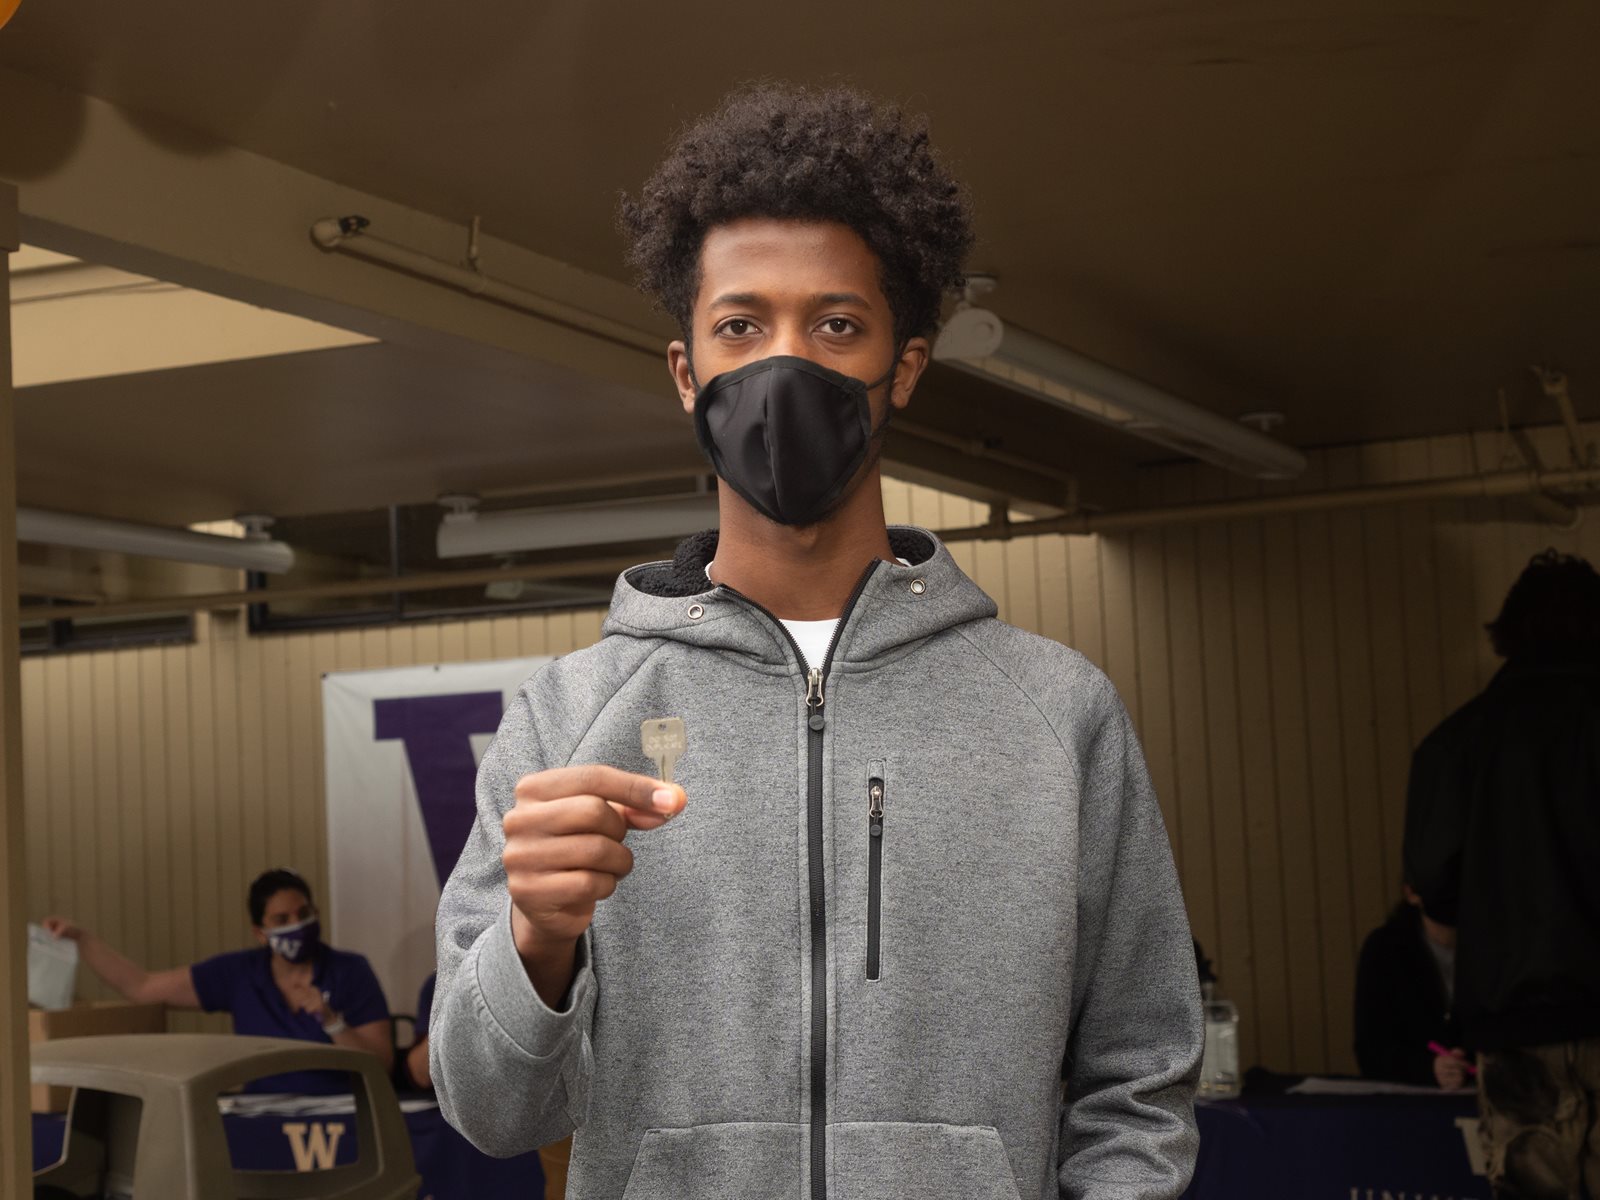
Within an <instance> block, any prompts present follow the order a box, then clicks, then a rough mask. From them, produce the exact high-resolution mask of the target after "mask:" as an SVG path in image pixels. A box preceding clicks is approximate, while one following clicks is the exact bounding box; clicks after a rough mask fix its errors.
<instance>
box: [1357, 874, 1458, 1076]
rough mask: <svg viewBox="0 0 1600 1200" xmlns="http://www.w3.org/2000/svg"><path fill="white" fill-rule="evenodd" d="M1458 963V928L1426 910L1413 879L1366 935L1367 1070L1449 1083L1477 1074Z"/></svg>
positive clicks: (1363, 1017)
mask: <svg viewBox="0 0 1600 1200" xmlns="http://www.w3.org/2000/svg"><path fill="white" fill-rule="evenodd" d="M1455 968H1456V931H1455V930H1454V929H1453V928H1451V927H1450V926H1448V925H1441V924H1440V923H1439V922H1438V921H1435V920H1434V919H1433V918H1432V917H1430V916H1428V915H1427V914H1426V913H1424V912H1423V911H1422V898H1421V897H1420V896H1418V895H1417V893H1416V892H1415V891H1414V890H1413V889H1412V888H1411V886H1410V885H1409V884H1407V885H1406V887H1405V900H1404V901H1403V902H1402V903H1400V904H1397V905H1395V907H1394V911H1393V912H1391V913H1390V914H1389V919H1388V920H1387V921H1385V922H1384V923H1383V924H1382V925H1380V926H1378V928H1376V929H1374V930H1373V931H1372V932H1371V933H1369V934H1368V935H1367V940H1366V941H1365V942H1363V943H1362V945H1361V961H1360V963H1359V964H1358V965H1357V967H1356V1061H1357V1062H1358V1063H1360V1064H1361V1073H1362V1074H1363V1075H1364V1076H1366V1077H1367V1078H1368V1079H1381V1080H1384V1081H1386V1082H1389V1083H1410V1084H1415V1085H1416V1086H1418V1087H1432V1086H1433V1085H1434V1084H1438V1085H1439V1086H1440V1087H1442V1088H1444V1089H1445V1090H1446V1091H1451V1090H1454V1089H1455V1088H1459V1087H1464V1086H1465V1085H1466V1084H1467V1083H1468V1082H1470V1075H1469V1073H1468V1070H1467V1061H1466V1060H1467V1055H1466V1052H1465V1051H1464V1050H1462V1049H1461V1041H1462V1039H1461V1028H1460V1022H1458V1021H1457V1020H1456V1016H1455V1011H1454V1007H1455ZM1435 1045H1437V1046H1443V1047H1444V1048H1445V1049H1446V1050H1447V1051H1448V1053H1445V1054H1439V1053H1436V1052H1435V1051H1434V1050H1432V1049H1430V1046H1435Z"/></svg>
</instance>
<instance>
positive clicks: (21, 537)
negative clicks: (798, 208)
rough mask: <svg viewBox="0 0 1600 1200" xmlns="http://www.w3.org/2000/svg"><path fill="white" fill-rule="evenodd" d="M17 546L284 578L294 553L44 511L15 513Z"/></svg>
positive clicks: (259, 542)
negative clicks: (58, 548)
mask: <svg viewBox="0 0 1600 1200" xmlns="http://www.w3.org/2000/svg"><path fill="white" fill-rule="evenodd" d="M17 540H18V541H19V542H36V543H40V544H43V545H46V546H73V547H76V548H77V549H79V550H101V551H108V552H112V553H116V554H137V555H141V556H143V557H146V558H165V559H171V560H173V561H176V562H189V563H203V564H205V565H207V566H214V567H230V568H233V569H236V570H241V571H271V572H273V573H275V574H282V573H283V572H285V571H289V570H291V569H293V567H294V550H293V549H291V548H290V547H289V545H288V544H287V543H285V542H277V541H271V540H268V539H266V538H259V539H258V538H233V537H220V536H218V535H217V534H214V533H196V532H194V530H192V529H172V528H169V527H167V526H164V525H140V524H136V523H135V522H133V521H115V520H112V519H110V518H108V517H85V516H79V515H78V514H76V513H61V512H50V511H48V510H46V509H42V508H19V509H17Z"/></svg>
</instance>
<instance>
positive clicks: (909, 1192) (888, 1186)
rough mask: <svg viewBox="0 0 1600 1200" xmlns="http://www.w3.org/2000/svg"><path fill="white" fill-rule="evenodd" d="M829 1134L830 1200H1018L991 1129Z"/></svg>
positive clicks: (886, 1126)
mask: <svg viewBox="0 0 1600 1200" xmlns="http://www.w3.org/2000/svg"><path fill="white" fill-rule="evenodd" d="M828 1129H829V1132H830V1133H831V1134H832V1135H833V1172H832V1179H831V1181H830V1187H829V1188H828V1196H829V1200H927V1198H928V1197H930V1196H959V1197H961V1200H1021V1196H1020V1193H1019V1192H1018V1191H1017V1180H1016V1176H1015V1175H1013V1174H1012V1172H1011V1160H1010V1158H1008V1157H1007V1155H1006V1148H1005V1145H1004V1143H1002V1142H1001V1140H1000V1134H999V1131H997V1130H996V1129H995V1128H994V1127H993V1126H990V1125H923V1124H911V1123H907V1122H898V1121H859V1122H847V1123H843V1124H838V1125H830V1126H829V1127H828Z"/></svg>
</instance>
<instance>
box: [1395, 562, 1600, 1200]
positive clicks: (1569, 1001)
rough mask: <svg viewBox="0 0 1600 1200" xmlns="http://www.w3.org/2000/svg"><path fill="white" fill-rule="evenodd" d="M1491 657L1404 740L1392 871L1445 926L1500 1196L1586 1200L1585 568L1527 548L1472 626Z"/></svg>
mask: <svg viewBox="0 0 1600 1200" xmlns="http://www.w3.org/2000/svg"><path fill="white" fill-rule="evenodd" d="M1488 629H1489V634H1490V637H1491V638H1492V640H1493V643H1494V647H1495V650H1496V652H1497V653H1499V654H1500V655H1502V656H1503V657H1504V658H1505V659H1506V664H1505V666H1504V667H1502V668H1501V669H1500V671H1499V673H1497V674H1496V675H1495V677H1494V679H1493V680H1492V681H1491V682H1490V684H1489V686H1488V688H1486V689H1485V690H1484V692H1483V694H1482V695H1480V696H1478V697H1477V698H1475V699H1474V700H1472V701H1471V702H1469V703H1468V704H1467V705H1465V706H1464V707H1463V708H1462V709H1460V711H1458V712H1456V713H1455V714H1453V715H1452V716H1450V717H1449V718H1448V719H1447V720H1446V721H1445V722H1444V723H1443V724H1441V725H1440V726H1439V727H1438V728H1437V729H1435V730H1434V731H1433V732H1432V733H1431V734H1429V735H1428V737H1427V738H1426V739H1425V740H1424V741H1423V743H1422V745H1421V746H1419V747H1418V748H1417V751H1416V754H1415V756H1414V757H1413V760H1412V766H1411V785H1410V791H1409V794H1408V796H1407V801H1406V838H1405V863H1406V872H1407V877H1408V878H1409V879H1410V880H1411V881H1412V883H1413V885H1414V886H1415V887H1416V889H1417V891H1418V893H1419V894H1420V895H1421V897H1422V904H1423V907H1424V908H1425V909H1426V911H1427V912H1429V913H1430V914H1432V915H1433V916H1434V917H1436V918H1437V919H1438V920H1440V921H1444V922H1447V923H1451V924H1455V925H1456V926H1457V927H1458V936H1459V941H1460V951H1459V956H1458V958H1457V961H1456V1012H1457V1013H1458V1015H1459V1016H1460V1019H1461V1024H1462V1031H1463V1034H1464V1036H1465V1037H1466V1038H1467V1040H1468V1041H1469V1042H1471V1043H1472V1044H1473V1045H1475V1046H1476V1047H1478V1049H1479V1051H1480V1057H1479V1075H1478V1084H1479V1097H1480V1103H1481V1106H1482V1109H1483V1118H1484V1119H1483V1121H1482V1122H1481V1129H1482V1131H1483V1137H1484V1141H1485V1146H1486V1149H1487V1150H1488V1152H1489V1168H1490V1170H1489V1178H1490V1182H1491V1183H1492V1184H1493V1185H1494V1187H1495V1191H1496V1194H1497V1195H1498V1196H1500V1197H1502V1198H1504V1197H1544V1196H1552V1197H1577V1196H1581V1195H1588V1196H1590V1197H1597V1196H1600V869H1597V863H1600V574H1596V572H1595V570H1594V568H1593V567H1592V566H1591V565H1590V564H1589V563H1587V562H1585V561H1584V560H1583V559H1581V558H1575V557H1572V556H1569V555H1562V554H1557V553H1556V552H1555V551H1553V550H1551V551H1546V552H1545V553H1543V554H1540V555H1537V556H1535V557H1534V558H1533V560H1532V561H1531V562H1530V563H1529V564H1528V567H1527V569H1526V570H1524V571H1523V573H1522V574H1521V576H1520V577H1519V578H1518V579H1517V581H1516V583H1515V584H1514V585H1513V586H1512V588H1511V591H1510V592H1509V593H1508V594H1507V596H1506V600H1505V604H1504V606H1503V607H1502V608H1501V611H1500V615H1499V616H1498V617H1496V618H1495V620H1494V621H1492V622H1490V624H1489V625H1488Z"/></svg>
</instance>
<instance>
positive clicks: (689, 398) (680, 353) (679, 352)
mask: <svg viewBox="0 0 1600 1200" xmlns="http://www.w3.org/2000/svg"><path fill="white" fill-rule="evenodd" d="M667 370H668V371H669V372H670V373H671V375H672V383H673V386H675V387H676V388H677V389H678V399H679V400H680V401H681V402H682V404H683V411H684V412H686V413H692V412H694V378H693V370H692V369H691V367H690V365H689V346H688V344H687V343H686V342H683V341H675V342H672V343H670V344H669V345H668V346H667Z"/></svg>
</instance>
